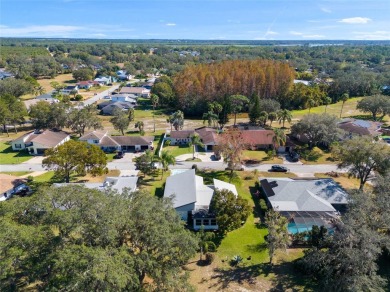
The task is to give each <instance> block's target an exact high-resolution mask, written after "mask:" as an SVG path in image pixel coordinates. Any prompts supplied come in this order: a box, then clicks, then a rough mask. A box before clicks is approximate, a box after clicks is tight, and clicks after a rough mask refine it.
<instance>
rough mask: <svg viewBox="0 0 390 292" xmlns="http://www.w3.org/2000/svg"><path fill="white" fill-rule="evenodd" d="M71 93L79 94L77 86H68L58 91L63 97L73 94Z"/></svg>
mask: <svg viewBox="0 0 390 292" xmlns="http://www.w3.org/2000/svg"><path fill="white" fill-rule="evenodd" d="M73 92H75V93H78V92H79V87H78V86H77V85H69V86H66V87H65V88H63V89H61V90H60V93H62V94H65V95H69V94H73Z"/></svg>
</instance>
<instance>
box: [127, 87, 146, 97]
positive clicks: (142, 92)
mask: <svg viewBox="0 0 390 292" xmlns="http://www.w3.org/2000/svg"><path fill="white" fill-rule="evenodd" d="M120 94H133V95H135V96H137V97H150V89H146V88H144V87H122V89H121V91H120Z"/></svg>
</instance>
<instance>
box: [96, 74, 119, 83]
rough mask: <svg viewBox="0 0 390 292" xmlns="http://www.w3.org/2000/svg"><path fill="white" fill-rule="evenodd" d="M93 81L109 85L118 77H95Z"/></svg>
mask: <svg viewBox="0 0 390 292" xmlns="http://www.w3.org/2000/svg"><path fill="white" fill-rule="evenodd" d="M93 81H95V82H98V83H99V84H100V85H107V84H109V83H113V82H115V81H116V79H115V78H114V77H112V76H102V77H98V78H95V79H94V80H93Z"/></svg>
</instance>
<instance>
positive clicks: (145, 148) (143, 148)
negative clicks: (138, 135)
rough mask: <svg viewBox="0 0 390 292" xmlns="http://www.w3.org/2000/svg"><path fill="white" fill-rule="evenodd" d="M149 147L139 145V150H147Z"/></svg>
mask: <svg viewBox="0 0 390 292" xmlns="http://www.w3.org/2000/svg"><path fill="white" fill-rule="evenodd" d="M148 149H149V146H148V145H141V150H148Z"/></svg>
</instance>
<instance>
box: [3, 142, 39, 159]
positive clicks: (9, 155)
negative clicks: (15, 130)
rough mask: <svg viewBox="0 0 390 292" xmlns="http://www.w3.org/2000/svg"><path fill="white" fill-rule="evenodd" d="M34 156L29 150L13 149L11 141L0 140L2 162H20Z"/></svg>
mask: <svg viewBox="0 0 390 292" xmlns="http://www.w3.org/2000/svg"><path fill="white" fill-rule="evenodd" d="M32 157H33V156H31V155H29V154H28V153H27V151H23V150H22V151H19V152H18V151H13V150H12V148H11V145H10V144H9V143H6V142H0V164H19V163H22V162H25V161H27V160H29V159H31V158H32Z"/></svg>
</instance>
